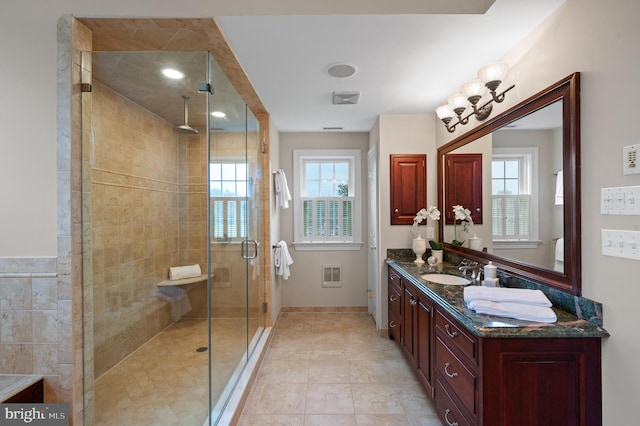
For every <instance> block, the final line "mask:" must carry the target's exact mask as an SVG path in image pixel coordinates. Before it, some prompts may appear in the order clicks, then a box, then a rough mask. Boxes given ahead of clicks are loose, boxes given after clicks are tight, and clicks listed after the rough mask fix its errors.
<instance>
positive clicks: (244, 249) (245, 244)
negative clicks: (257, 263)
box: [240, 240, 260, 260]
mask: <svg viewBox="0 0 640 426" xmlns="http://www.w3.org/2000/svg"><path fill="white" fill-rule="evenodd" d="M249 243H253V253H252V254H249ZM258 247H260V243H259V242H257V241H256V240H243V241H242V244H241V246H240V253H241V254H242V257H243V258H244V259H246V260H251V259H255V258H256V257H257V256H258Z"/></svg>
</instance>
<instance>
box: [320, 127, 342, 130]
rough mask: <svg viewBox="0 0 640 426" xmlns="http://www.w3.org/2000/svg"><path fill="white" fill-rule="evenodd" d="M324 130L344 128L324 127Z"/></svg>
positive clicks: (340, 128)
mask: <svg viewBox="0 0 640 426" xmlns="http://www.w3.org/2000/svg"><path fill="white" fill-rule="evenodd" d="M322 130H342V127H323V128H322Z"/></svg>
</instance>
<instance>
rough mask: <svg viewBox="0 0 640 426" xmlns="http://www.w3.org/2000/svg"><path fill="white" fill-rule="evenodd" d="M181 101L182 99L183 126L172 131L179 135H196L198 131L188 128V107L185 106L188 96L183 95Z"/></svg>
mask: <svg viewBox="0 0 640 426" xmlns="http://www.w3.org/2000/svg"><path fill="white" fill-rule="evenodd" d="M182 99H184V124H181V125H179V126H175V127H174V130H175V131H176V132H180V133H187V134H190V135H197V134H198V131H197V130H196V129H194V128H193V127H191V126H189V106H188V105H187V101H188V100H189V97H188V96H185V95H183V96H182Z"/></svg>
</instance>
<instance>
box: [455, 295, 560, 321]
mask: <svg viewBox="0 0 640 426" xmlns="http://www.w3.org/2000/svg"><path fill="white" fill-rule="evenodd" d="M467 306H468V307H469V309H473V310H474V311H476V312H477V313H479V314H487V315H496V316H500V317H506V318H515V319H520V320H525V321H536V322H556V321H557V320H558V318H557V317H556V314H555V312H553V309H551V308H548V307H544V306H535V305H525V304H522V303H509V302H491V301H489V300H473V301H471V302H469V303H468V304H467Z"/></svg>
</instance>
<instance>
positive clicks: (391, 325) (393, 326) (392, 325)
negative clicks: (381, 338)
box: [389, 321, 398, 328]
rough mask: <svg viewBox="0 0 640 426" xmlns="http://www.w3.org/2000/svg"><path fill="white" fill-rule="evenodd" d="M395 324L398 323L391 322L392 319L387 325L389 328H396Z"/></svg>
mask: <svg viewBox="0 0 640 426" xmlns="http://www.w3.org/2000/svg"><path fill="white" fill-rule="evenodd" d="M397 326H398V324H396V323H395V322H393V321H390V322H389V327H390V328H396V327H397Z"/></svg>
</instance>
